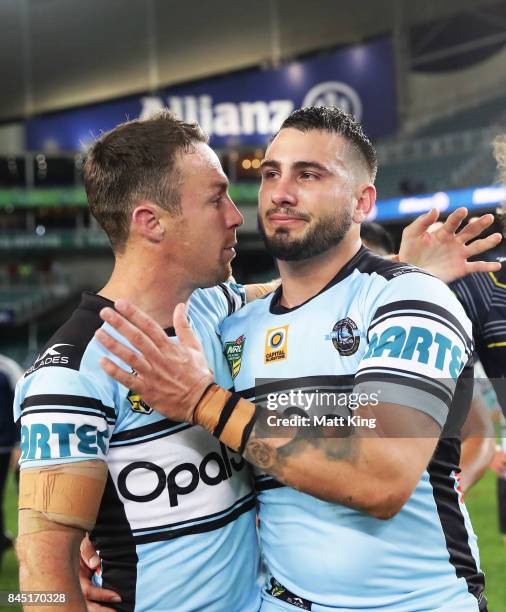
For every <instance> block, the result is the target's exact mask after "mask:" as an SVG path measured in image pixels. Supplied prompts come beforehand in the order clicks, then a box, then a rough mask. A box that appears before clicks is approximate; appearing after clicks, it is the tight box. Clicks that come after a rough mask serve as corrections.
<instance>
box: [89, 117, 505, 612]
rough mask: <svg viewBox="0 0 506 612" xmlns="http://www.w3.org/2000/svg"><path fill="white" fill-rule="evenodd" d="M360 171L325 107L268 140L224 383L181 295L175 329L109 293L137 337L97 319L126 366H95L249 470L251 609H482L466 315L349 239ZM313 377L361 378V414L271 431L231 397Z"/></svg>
mask: <svg viewBox="0 0 506 612" xmlns="http://www.w3.org/2000/svg"><path fill="white" fill-rule="evenodd" d="M375 174H376V157H375V152H374V149H373V147H372V145H371V143H370V142H369V140H368V139H367V138H366V137H365V135H364V134H363V132H362V130H361V128H360V126H359V125H358V124H357V123H355V122H354V121H353V120H352V119H351V118H350V117H349V116H348V115H346V114H345V113H343V112H342V111H340V110H338V109H323V108H310V109H303V110H301V111H296V112H295V113H293V114H292V115H291V116H290V117H289V118H288V119H287V120H286V121H285V122H284V124H283V125H282V127H281V129H280V131H279V133H278V134H277V135H276V137H275V138H274V140H273V141H272V143H271V144H270V146H269V147H268V149H267V152H266V156H265V159H264V161H263V163H262V186H261V189H260V195H259V221H260V228H261V231H262V233H263V235H264V239H265V242H266V245H267V248H268V250H269V251H270V252H271V253H272V254H273V255H274V256H275V257H276V259H277V262H278V265H279V270H280V274H281V280H282V285H281V287H280V288H279V289H277V290H276V291H275V292H274V293H273V294H272V295H271V296H269V297H267V298H264V299H261V300H257V301H255V302H254V303H252V304H250V305H247V306H246V307H245V308H243V309H241V310H240V311H239V312H237V313H235V314H234V315H232V316H231V317H229V318H228V319H226V320H225V322H224V323H223V325H222V328H221V333H222V342H223V344H224V349H225V353H226V355H227V357H228V358H229V362H230V365H231V371H232V373H233V375H234V385H235V389H236V391H238V393H234V392H227V391H226V390H225V389H223V388H221V387H219V386H217V385H216V384H214V383H213V375H212V372H210V370H209V368H208V366H207V365H206V363H205V357H204V354H203V353H202V350H201V348H200V345H199V343H198V341H197V339H196V338H195V336H194V334H193V333H192V331H191V329H190V327H189V325H188V322H187V320H186V315H185V310H184V305H183V304H180V305H178V306H177V308H176V311H175V314H174V324H175V328H176V333H177V336H178V338H179V340H180V343H179V344H177V345H176V344H174V343H171V342H170V341H168V340H167V338H166V336H165V335H164V334H163V332H162V330H161V329H160V328H159V326H157V325H156V323H155V322H154V321H153V320H152V319H150V318H149V317H147V316H146V315H145V314H144V313H142V311H140V310H139V309H138V308H136V307H135V306H134V305H132V304H129V303H128V302H126V301H124V300H119V301H117V302H116V303H115V307H116V310H113V309H112V308H106V309H104V310H103V311H102V312H101V316H102V317H103V319H104V320H105V321H106V322H107V323H109V324H110V325H111V326H112V327H113V328H115V329H116V331H117V332H119V333H121V334H122V335H123V336H124V337H125V338H127V339H128V340H129V341H130V342H131V343H132V344H133V345H134V347H135V348H136V349H137V350H132V349H131V348H129V347H128V346H125V345H124V344H123V343H122V342H120V341H118V340H117V339H116V338H115V337H114V336H113V335H111V334H108V333H107V331H106V330H104V329H101V330H98V331H97V333H96V337H97V339H98V340H99V341H100V342H101V343H102V344H103V345H104V346H105V347H106V348H107V349H108V350H109V351H111V352H112V353H113V354H115V355H116V356H117V357H118V358H119V359H120V360H121V361H123V362H124V363H125V364H128V365H129V366H131V367H133V368H134V369H135V370H136V372H137V375H136V376H132V375H131V374H130V373H129V372H128V371H126V370H125V369H123V367H121V365H119V364H118V363H115V362H114V361H113V360H111V359H108V358H105V359H102V360H101V364H102V367H103V368H104V370H105V371H106V372H107V373H108V374H109V375H110V376H111V377H113V378H115V379H116V380H117V381H119V382H121V383H122V384H123V385H126V386H128V387H130V388H134V389H135V390H136V391H137V392H138V393H139V394H140V395H141V396H142V397H143V398H144V400H145V401H146V402H147V403H148V404H149V405H150V406H152V407H153V408H154V409H155V410H157V411H159V412H160V413H161V414H164V415H165V416H167V417H168V418H171V419H174V420H176V421H183V422H190V423H194V424H199V425H201V426H202V427H203V428H205V429H207V430H208V431H209V432H210V433H212V434H213V435H214V436H215V437H217V438H218V439H219V440H221V441H222V442H223V443H225V444H226V445H227V446H228V447H230V448H233V449H234V450H236V451H238V452H240V453H241V454H242V455H243V456H244V457H245V458H246V459H247V460H248V461H249V462H250V463H252V464H254V465H256V466H257V467H258V468H260V471H261V473H260V474H259V475H258V476H257V478H256V482H257V486H258V491H259V502H260V503H259V516H260V535H261V543H262V549H263V554H264V556H265V561H266V563H267V566H268V569H269V572H270V574H269V575H268V577H267V583H266V585H265V587H264V591H263V603H262V610H265V611H269V610H280V609H287V610H293V609H294V608H299V609H305V610H332V609H340V610H369V609H370V610H372V609H374V610H384V611H385V612H386V611H387V610H388V611H393V612H395V611H399V612H400V611H409V612H414V611H416V610H427V611H428V610H433V611H436V610H438V611H450V610H453V611H457V610H458V611H459V612H467V611H471V610H473V611H476V610H481V611H484V610H486V608H487V603H486V599H485V597H484V577H483V573H482V571H481V569H480V567H479V558H478V549H477V546H476V537H475V535H474V533H473V530H472V527H471V524H470V521H469V516H468V513H467V510H466V508H465V505H464V503H463V500H462V498H461V496H460V493H459V491H458V485H457V479H456V472H457V470H458V463H459V451H460V441H459V439H458V432H459V429H460V427H461V425H462V423H463V422H464V420H465V418H466V414H467V410H468V406H469V400H470V392H469V391H470V390H469V386H467V387H466V386H465V385H463V384H462V383H463V376H465V374H464V371H465V366H466V363H467V362H468V360H469V358H470V356H471V353H472V350H473V345H472V339H471V335H472V333H471V324H470V321H469V320H468V319H467V317H466V316H465V313H464V311H463V309H462V307H461V306H460V304H459V303H458V301H457V300H456V298H455V297H454V295H453V294H452V293H451V291H450V290H449V289H448V288H447V287H446V285H444V284H443V283H442V282H441V281H439V280H438V279H436V278H434V277H432V276H430V275H428V274H425V273H423V272H422V271H420V270H419V269H417V268H413V267H411V266H406V265H404V264H399V263H396V262H388V261H385V260H384V259H382V258H378V257H377V256H374V255H372V254H371V253H370V252H369V251H368V250H366V249H364V248H363V247H362V246H361V243H360V235H359V231H360V223H361V222H362V221H364V219H365V218H366V217H367V215H368V214H369V212H370V211H371V208H372V206H373V205H374V201H375V189H374V177H375ZM467 231H471V230H468V229H467V228H466V230H463V231H462V232H460V236H461V240H462V248H464V247H465V243H466V242H467V237H468V234H466V233H465V232H467ZM427 240H430V238H427ZM496 240H497V237H496ZM429 246H430V244H428V243H425V248H427V247H429ZM495 269H497V266H496V267H495ZM231 349H233V350H231ZM322 390H324V391H329V390H330V391H334V392H337V391H339V392H341V391H342V392H344V393H349V392H351V391H353V394H354V395H355V396H358V395H359V394H360V393H362V394H364V396H365V397H366V398H368V400H367V401H366V404H365V405H364V406H360V407H359V408H358V410H356V415H358V416H359V417H361V419H359V420H360V423H361V424H359V425H356V424H354V423H351V424H349V425H348V426H347V427H344V428H343V431H341V432H336V430H335V428H336V427H340V425H335V426H334V429H331V430H330V435H328V432H325V431H321V430H318V427H320V426H321V425H320V423H318V427H316V425H314V421H313V426H312V427H311V426H310V427H305V426H304V425H298V426H293V425H292V423H290V424H289V426H288V428H287V427H285V426H283V428H280V429H277V428H276V427H275V426H274V425H271V423H270V422H269V421H270V417H271V416H272V413H270V412H269V410H266V409H265V408H262V407H261V406H258V407H255V405H254V404H252V403H250V402H248V401H246V400H245V399H244V398H248V399H255V400H256V401H257V402H258V403H259V404H261V403H262V402H264V403H265V400H267V402H271V401H274V402H276V401H278V400H277V399H276V398H278V397H280V392H282V393H285V395H288V394H289V393H291V392H295V393H296V392H298V391H302V392H303V395H304V396H309V397H311V396H313V397H314V396H317V395H318V393H320V392H321V391H322ZM272 396H274V399H272ZM374 396H375V397H374ZM458 396H462V399H461V401H456V399H457V397H458ZM373 400H374V401H373ZM291 401H292V400H291ZM305 401H308V400H307V399H306V400H305ZM281 406H286V402H283V403H282V402H281V399H279V404H278V407H281ZM269 407H270V406H269ZM290 410H291V413H290V414H291V416H293V415H295V416H298V417H299V418H300V419H302V418H303V417H302V416H301V415H300V409H299V411H298V412H294V408H293V406H291V407H290ZM317 416H319V417H321V415H317ZM324 416H325V415H324ZM274 420H276V419H274ZM280 420H281V419H280ZM271 421H272V419H271ZM365 421H367V422H370V423H371V424H372V427H371V426H368V425H366V424H364V423H365ZM376 423H377V424H378V425H379V426H377V427H376V430H375V431H374V425H376ZM323 428H324V426H323ZM368 428H371V429H373V431H372V432H371V431H369V432H368V431H367V429H368ZM441 432H444V434H445V435H442V436H441ZM307 493H309V495H307Z"/></svg>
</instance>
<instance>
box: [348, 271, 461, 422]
mask: <svg viewBox="0 0 506 612" xmlns="http://www.w3.org/2000/svg"><path fill="white" fill-rule="evenodd" d="M365 320H366V324H367V331H366V339H367V347H366V351H365V353H364V355H363V357H362V359H361V361H360V364H359V367H358V371H357V374H356V377H355V392H357V393H366V394H368V395H369V396H370V397H374V398H376V399H377V401H378V402H380V403H394V404H400V405H404V406H408V407H411V408H415V409H417V410H419V411H422V412H425V413H427V414H429V415H430V416H431V417H433V418H434V419H435V420H436V421H437V422H438V423H439V425H441V427H443V426H444V424H445V422H446V419H447V417H448V412H449V409H450V406H451V403H452V400H453V396H454V393H455V389H456V383H457V379H458V378H459V376H460V374H461V372H462V370H463V369H464V366H465V365H466V363H467V362H468V361H469V359H470V357H471V355H472V351H473V343H472V331H471V329H472V328H471V322H470V321H469V319H468V318H467V317H466V315H465V312H464V310H463V308H462V307H461V305H460V304H459V302H458V300H457V299H456V298H455V296H454V295H453V294H452V292H451V291H450V290H449V289H448V287H447V286H446V285H445V284H444V283H442V282H441V281H439V280H438V279H436V278H434V277H432V276H430V275H427V274H422V273H420V272H412V273H409V274H405V275H402V276H399V277H396V278H393V279H391V280H390V281H389V282H388V283H384V284H383V286H382V287H381V289H380V290H379V291H376V295H373V296H372V300H371V307H370V308H369V310H368V312H367V314H366V316H365ZM373 394H376V395H373Z"/></svg>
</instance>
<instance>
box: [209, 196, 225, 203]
mask: <svg viewBox="0 0 506 612" xmlns="http://www.w3.org/2000/svg"><path fill="white" fill-rule="evenodd" d="M224 198H225V194H224V193H221V194H220V195H219V196H216V197H214V198H213V199H212V200H211V204H212V205H213V206H219V205H220V204H221V202H222V200H223V199H224Z"/></svg>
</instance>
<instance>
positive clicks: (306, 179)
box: [300, 172, 318, 181]
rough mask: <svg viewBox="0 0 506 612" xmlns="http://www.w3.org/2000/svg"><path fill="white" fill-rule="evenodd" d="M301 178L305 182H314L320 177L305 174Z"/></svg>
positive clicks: (312, 173) (313, 174) (311, 173)
mask: <svg viewBox="0 0 506 612" xmlns="http://www.w3.org/2000/svg"><path fill="white" fill-rule="evenodd" d="M300 176H301V178H302V179H304V180H305V181H314V180H316V179H317V178H318V175H317V174H315V173H314V172H303V173H302V174H301V175H300Z"/></svg>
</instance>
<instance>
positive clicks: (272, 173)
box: [262, 170, 278, 181]
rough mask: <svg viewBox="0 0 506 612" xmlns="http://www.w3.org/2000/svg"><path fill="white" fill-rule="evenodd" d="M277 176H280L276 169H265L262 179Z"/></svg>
mask: <svg viewBox="0 0 506 612" xmlns="http://www.w3.org/2000/svg"><path fill="white" fill-rule="evenodd" d="M276 176H278V173H277V172H276V171H275V170H263V171H262V179H263V180H264V181H266V180H268V179H272V178H275V177H276Z"/></svg>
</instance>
